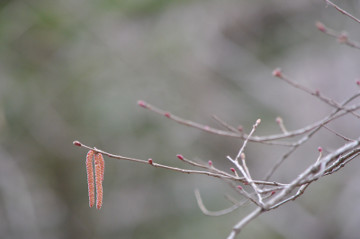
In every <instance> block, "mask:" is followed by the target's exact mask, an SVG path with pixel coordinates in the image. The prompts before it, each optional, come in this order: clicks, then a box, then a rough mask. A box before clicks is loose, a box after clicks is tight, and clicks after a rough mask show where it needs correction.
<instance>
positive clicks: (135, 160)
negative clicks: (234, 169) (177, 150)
mask: <svg viewBox="0 0 360 239" xmlns="http://www.w3.org/2000/svg"><path fill="white" fill-rule="evenodd" d="M73 144H74V145H76V146H79V147H83V148H86V149H89V150H94V151H95V152H96V153H102V154H103V155H106V156H108V157H109V158H113V159H118V160H126V161H131V162H136V163H142V164H149V165H151V166H154V167H156V168H163V169H168V170H172V171H176V172H180V173H185V174H200V175H207V176H211V177H215V178H221V179H232V180H234V181H242V180H241V179H238V178H235V177H233V176H231V175H229V176H226V175H224V174H218V173H212V172H208V171H201V170H190V169H182V168H177V167H171V166H167V165H163V164H159V163H155V162H153V160H151V163H150V162H149V160H143V159H136V158H129V157H124V156H121V155H115V154H111V153H108V152H105V151H103V150H100V149H97V148H95V147H94V148H92V147H90V146H87V145H85V144H83V143H80V142H79V141H74V142H73Z"/></svg>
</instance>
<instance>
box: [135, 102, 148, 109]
mask: <svg viewBox="0 0 360 239" xmlns="http://www.w3.org/2000/svg"><path fill="white" fill-rule="evenodd" d="M137 103H138V105H139V106H141V107H143V108H145V109H146V108H148V106H147V104H146V103H145V102H144V101H142V100H139V101H138V102H137Z"/></svg>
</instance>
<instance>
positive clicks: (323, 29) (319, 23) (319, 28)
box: [315, 22, 326, 32]
mask: <svg viewBox="0 0 360 239" xmlns="http://www.w3.org/2000/svg"><path fill="white" fill-rule="evenodd" d="M315 26H316V28H317V29H318V30H319V31H321V32H326V27H325V25H324V24H322V23H321V22H316V23H315Z"/></svg>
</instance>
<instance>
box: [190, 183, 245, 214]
mask: <svg viewBox="0 0 360 239" xmlns="http://www.w3.org/2000/svg"><path fill="white" fill-rule="evenodd" d="M194 192H195V197H196V201H197V203H198V206H199V208H200V210H201V211H202V213H204V214H205V215H207V216H222V215H226V214H229V213H231V212H233V211H235V210H236V209H238V208H239V207H240V206H242V205H244V204H245V202H246V201H243V202H239V203H236V204H234V205H232V206H231V207H229V208H226V209H223V210H220V211H209V210H207V209H206V207H205V205H204V203H203V201H202V199H201V195H200V192H199V190H198V189H196V190H195V191H194Z"/></svg>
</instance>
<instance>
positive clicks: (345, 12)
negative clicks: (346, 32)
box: [325, 0, 360, 23]
mask: <svg viewBox="0 0 360 239" xmlns="http://www.w3.org/2000/svg"><path fill="white" fill-rule="evenodd" d="M325 2H326V3H327V4H328V5H330V6H332V7H333V8H335V9H336V10H338V11H339V12H341V13H342V14H344V15H346V16H348V17H350V18H351V19H353V20H354V21H356V22H358V23H360V20H359V19H357V18H356V17H354V16H353V15H351V14H350V13H348V12H347V11H345V10H344V9H342V8H340V7H339V6H338V5H336V4H335V3H333V2H331V1H329V0H325Z"/></svg>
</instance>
